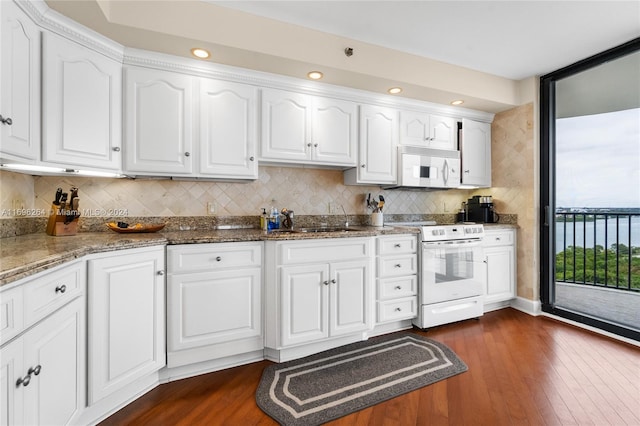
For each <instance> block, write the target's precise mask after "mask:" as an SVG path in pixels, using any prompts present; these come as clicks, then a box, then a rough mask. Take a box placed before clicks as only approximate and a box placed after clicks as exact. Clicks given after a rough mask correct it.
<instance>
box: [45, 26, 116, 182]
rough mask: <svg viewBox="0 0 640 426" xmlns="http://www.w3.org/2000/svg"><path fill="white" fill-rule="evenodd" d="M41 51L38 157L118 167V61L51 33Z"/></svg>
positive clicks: (68, 164)
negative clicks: (40, 131)
mask: <svg viewBox="0 0 640 426" xmlns="http://www.w3.org/2000/svg"><path fill="white" fill-rule="evenodd" d="M42 51H43V55H42V58H43V59H42V73H43V75H42V77H43V78H42V81H43V85H42V89H43V90H42V103H43V105H42V111H43V114H42V117H43V120H42V127H43V129H42V130H43V131H42V137H43V143H42V150H43V151H42V160H43V161H44V162H46V163H55V164H61V165H65V166H81V167H82V168H98V169H106V170H114V171H118V170H120V169H121V165H122V158H121V152H120V151H121V141H122V119H121V112H122V65H121V64H120V63H118V62H116V61H114V60H112V59H109V58H107V57H106V56H103V55H101V54H99V53H96V52H95V51H93V50H90V49H87V48H85V47H83V46H80V45H79V44H77V43H75V42H72V41H69V40H67V39H64V38H62V37H60V36H57V35H55V34H51V33H44V36H43V47H42Z"/></svg>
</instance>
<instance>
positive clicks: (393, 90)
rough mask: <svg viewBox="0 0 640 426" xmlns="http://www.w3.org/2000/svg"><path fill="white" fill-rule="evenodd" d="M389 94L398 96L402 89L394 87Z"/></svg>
mask: <svg viewBox="0 0 640 426" xmlns="http://www.w3.org/2000/svg"><path fill="white" fill-rule="evenodd" d="M387 92H389V93H391V94H392V95H397V94H398V93H400V92H402V87H392V88H391V89H389V90H387Z"/></svg>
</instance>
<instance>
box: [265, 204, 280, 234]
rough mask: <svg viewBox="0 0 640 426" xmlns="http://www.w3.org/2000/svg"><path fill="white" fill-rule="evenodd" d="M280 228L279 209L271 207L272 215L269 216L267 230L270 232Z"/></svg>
mask: <svg viewBox="0 0 640 426" xmlns="http://www.w3.org/2000/svg"><path fill="white" fill-rule="evenodd" d="M278 228H280V213H278V209H277V208H275V207H271V214H270V215H269V220H268V223H267V230H268V231H270V230H272V229H278Z"/></svg>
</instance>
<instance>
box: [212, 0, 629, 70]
mask: <svg viewBox="0 0 640 426" xmlns="http://www.w3.org/2000/svg"><path fill="white" fill-rule="evenodd" d="M207 1H209V2H210V3H213V4H216V5H219V6H223V7H227V8H233V9H237V10H240V11H243V12H247V13H250V14H254V15H257V16H262V17H266V18H270V19H275V20H278V21H282V22H286V23H290V24H295V25H299V26H303V27H306V28H312V29H315V30H318V31H322V32H326V33H330V34H335V35H339V36H342V37H346V38H349V39H353V40H358V41H362V42H366V43H370V44H374V45H378V46H382V47H386V48H390V49H394V50H398V51H401V52H406V53H411V54H414V55H418V56H422V57H426V58H431V59H435V60H438V61H442V62H446V63H449V64H453V65H458V66H463V67H466V68H470V69H473V70H478V71H482V72H486V73H489V74H493V75H497V76H500V77H505V78H509V79H512V80H521V79H524V78H527V77H531V76H534V75H543V74H545V73H549V72H551V71H554V70H556V69H559V68H562V67H564V66H566V65H570V64H572V63H574V62H576V61H578V60H581V59H584V58H586V57H589V56H591V55H594V54H596V53H599V52H601V51H604V50H607V49H609V48H611V47H615V46H617V45H620V44H622V43H624V42H627V41H629V40H631V39H634V38H636V37H639V36H640V1H637V0H633V1H610V0H607V1H576V0H573V1H454V0H450V1H367V0H359V1H214V0H207ZM356 53H357V52H356Z"/></svg>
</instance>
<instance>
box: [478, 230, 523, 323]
mask: <svg viewBox="0 0 640 426" xmlns="http://www.w3.org/2000/svg"><path fill="white" fill-rule="evenodd" d="M483 249H484V255H485V258H486V261H487V286H486V289H485V296H484V310H485V312H486V311H490V310H493V309H498V308H501V307H503V306H506V305H508V303H509V301H510V300H512V299H514V298H515V297H516V231H515V230H513V229H507V230H505V229H500V230H489V229H487V228H486V227H485V235H484V239H483Z"/></svg>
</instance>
